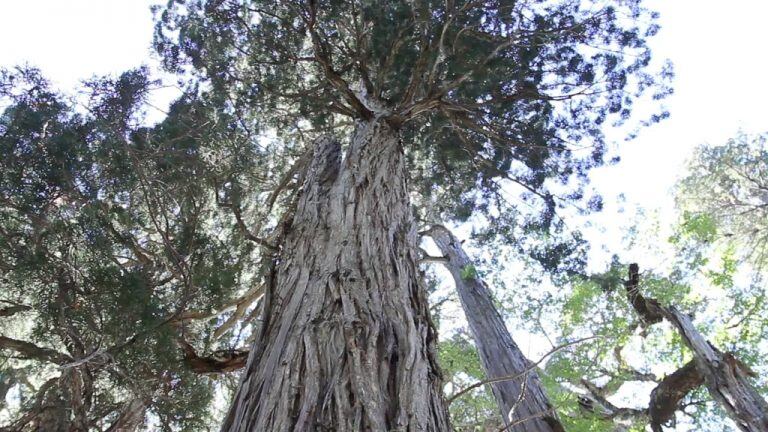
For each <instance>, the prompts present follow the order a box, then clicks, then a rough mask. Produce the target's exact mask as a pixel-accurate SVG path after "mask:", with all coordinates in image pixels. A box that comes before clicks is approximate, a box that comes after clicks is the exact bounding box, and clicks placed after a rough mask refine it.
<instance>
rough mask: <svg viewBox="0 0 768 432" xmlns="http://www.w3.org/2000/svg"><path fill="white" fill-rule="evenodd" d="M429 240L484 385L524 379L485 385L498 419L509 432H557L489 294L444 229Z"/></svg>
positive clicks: (547, 404) (559, 427) (534, 379)
mask: <svg viewBox="0 0 768 432" xmlns="http://www.w3.org/2000/svg"><path fill="white" fill-rule="evenodd" d="M428 233H429V235H430V237H432V239H433V240H434V241H435V243H436V244H437V246H438V248H440V250H441V251H442V253H443V255H444V256H445V257H446V258H447V261H446V262H445V263H444V264H445V265H446V267H447V268H448V270H449V271H450V272H451V275H452V276H453V280H454V282H455V284H456V291H457V293H458V295H459V300H460V301H461V306H462V308H463V309H464V314H465V315H466V318H467V322H468V323H469V328H470V330H471V331H472V336H473V337H474V339H475V345H476V346H477V351H478V354H479V356H480V362H481V363H482V366H483V369H484V370H485V372H486V374H487V375H488V378H489V379H492V378H497V377H504V376H514V375H519V374H521V373H525V372H526V371H528V373H526V374H525V375H524V378H518V379H514V380H505V381H500V382H496V383H493V384H490V385H491V388H492V390H493V395H494V397H495V398H496V402H497V403H498V405H499V409H500V410H501V414H502V417H503V418H504V422H505V424H506V425H507V426H509V429H507V430H510V431H514V432H562V431H564V429H563V426H562V425H561V424H560V421H559V420H558V419H557V416H556V414H555V412H554V410H553V409H552V405H551V404H550V402H549V399H548V398H547V396H546V393H545V392H544V389H543V388H542V386H541V382H540V381H539V377H538V375H537V374H536V371H535V370H530V366H531V362H530V361H529V360H528V359H527V358H526V357H525V355H523V352H522V351H521V350H520V348H519V347H518V346H517V344H516V343H515V341H514V340H513V339H512V336H511V335H510V334H509V331H508V330H507V327H506V325H505V324H504V320H503V319H502V318H501V315H500V314H499V312H498V310H496V307H495V306H494V304H493V296H492V295H491V291H490V290H489V289H488V287H487V286H486V285H485V283H484V282H483V280H482V279H480V278H478V277H476V276H474V275H472V272H470V271H466V270H465V269H467V268H468V267H469V266H472V265H473V264H472V260H470V259H469V257H468V256H467V254H466V253H465V252H464V249H463V248H462V246H461V242H460V241H459V240H458V239H457V238H456V237H455V236H454V235H453V234H452V233H451V232H450V231H449V230H448V229H446V228H445V227H443V226H440V225H435V226H433V227H432V228H431V229H430V230H429V232H428Z"/></svg>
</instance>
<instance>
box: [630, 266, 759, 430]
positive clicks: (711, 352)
mask: <svg viewBox="0 0 768 432" xmlns="http://www.w3.org/2000/svg"><path fill="white" fill-rule="evenodd" d="M639 284H640V268H639V266H638V265H637V264H630V266H629V279H628V280H627V281H626V282H625V283H624V286H625V288H626V291H627V298H628V300H629V302H630V303H631V304H632V306H633V308H634V309H635V311H636V312H637V314H638V315H640V317H641V318H642V319H643V320H644V321H645V322H646V323H647V324H653V323H656V322H659V321H661V319H662V318H663V319H666V320H667V321H669V323H670V324H672V326H674V327H675V329H676V330H677V332H678V333H679V334H680V336H681V337H682V339H683V343H684V344H685V345H686V346H687V347H688V348H689V349H690V350H691V353H692V354H693V365H695V368H696V370H697V372H698V374H697V375H696V376H698V380H699V382H701V381H702V379H701V377H703V382H704V385H706V386H707V390H709V394H710V395H712V398H713V399H714V400H715V401H716V402H717V403H719V404H720V406H721V407H722V408H723V409H724V410H725V412H726V413H727V414H728V416H729V417H730V418H731V419H732V420H733V421H734V423H736V425H737V426H738V427H739V429H741V430H742V431H745V432H768V404H766V402H765V400H764V399H763V398H762V396H760V394H759V393H758V392H757V390H755V388H754V387H753V386H752V384H751V383H750V382H749V376H750V375H753V374H754V373H753V372H752V371H751V370H750V369H749V368H748V367H747V366H746V365H744V364H743V363H741V361H739V360H738V359H737V358H736V357H735V356H734V355H733V354H732V353H728V352H726V353H723V352H721V351H720V350H719V349H717V348H716V347H715V346H714V345H712V343H710V342H709V341H708V340H707V339H706V338H705V337H704V336H703V335H702V334H701V333H700V332H699V331H698V330H697V329H696V327H695V326H694V325H693V322H692V321H691V318H690V317H689V316H688V315H686V314H684V313H682V312H680V311H679V310H677V308H675V307H674V306H663V305H661V304H660V303H659V302H658V301H657V300H656V299H652V298H647V297H643V295H642V294H641V293H640V291H639ZM691 367H692V365H686V366H684V367H683V368H682V369H681V371H678V372H676V373H680V374H682V373H683V372H682V371H683V370H684V369H685V368H691ZM687 375H690V374H687ZM688 381H689V380H682V381H681V382H682V384H681V387H682V386H685V388H684V389H682V390H685V392H686V393H687V391H690V389H692V388H693V386H692V384H689V383H688ZM660 387H666V388H664V389H663V391H661V390H659V391H657V390H654V391H653V392H652V393H651V402H650V405H651V409H650V410H651V411H652V410H656V411H660V410H661V405H662V402H663V401H662V399H660V398H662V397H663V396H664V395H665V394H668V393H669V392H670V391H671V389H670V388H669V387H670V386H669V384H668V383H664V382H662V384H661V385H660ZM678 390H681V388H679V389H678ZM683 396H684V395H683ZM680 399H682V396H678V397H676V398H671V399H669V400H671V401H673V402H674V403H675V404H677V403H678V402H679V400H680ZM672 408H673V407H666V408H665V409H666V410H669V409H672ZM674 408H676V406H675V407H674ZM651 414H653V412H651ZM667 418H671V416H667ZM660 420H663V418H661V419H660ZM651 425H652V428H653V430H654V431H661V430H662V425H661V424H660V423H659V421H656V420H655V419H654V418H653V415H652V417H651Z"/></svg>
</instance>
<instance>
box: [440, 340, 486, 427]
mask: <svg viewBox="0 0 768 432" xmlns="http://www.w3.org/2000/svg"><path fill="white" fill-rule="evenodd" d="M438 356H439V360H440V366H441V368H442V371H443V376H444V379H445V383H446V386H447V387H449V388H450V390H449V391H450V392H451V393H456V392H458V391H460V390H462V389H463V388H466V387H468V386H470V385H472V384H474V383H476V382H478V381H481V380H483V379H485V378H486V375H485V371H484V370H483V368H482V366H481V364H480V357H479V355H478V354H477V350H476V349H475V347H474V345H473V344H472V343H471V342H470V341H469V340H468V339H467V338H466V337H465V336H463V335H462V334H456V335H454V336H453V337H452V338H451V339H448V340H445V341H441V342H440V343H439V344H438ZM486 387H487V386H486ZM486 387H480V388H478V389H475V390H473V391H471V392H469V393H468V394H466V395H463V396H462V397H460V398H458V399H456V400H454V401H453V403H451V405H450V407H449V409H450V414H451V419H452V421H453V424H454V427H455V428H456V430H457V431H466V432H470V431H480V430H485V429H484V427H486V426H493V425H496V428H498V427H500V424H499V423H500V417H499V410H498V407H497V405H496V401H495V399H494V398H493V395H492V394H491V393H490V391H489V389H488V388H486Z"/></svg>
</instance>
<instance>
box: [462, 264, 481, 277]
mask: <svg viewBox="0 0 768 432" xmlns="http://www.w3.org/2000/svg"><path fill="white" fill-rule="evenodd" d="M476 277H477V269H476V268H475V266H474V265H472V264H467V265H465V266H464V267H462V268H461V278H462V279H463V280H470V279H474V278H476Z"/></svg>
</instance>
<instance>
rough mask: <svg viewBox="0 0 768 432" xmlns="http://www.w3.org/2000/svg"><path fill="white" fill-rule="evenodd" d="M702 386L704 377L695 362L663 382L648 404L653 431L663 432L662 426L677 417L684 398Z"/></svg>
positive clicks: (657, 387) (655, 389)
mask: <svg viewBox="0 0 768 432" xmlns="http://www.w3.org/2000/svg"><path fill="white" fill-rule="evenodd" d="M702 384H704V377H703V376H702V375H701V373H699V370H698V368H697V367H696V362H694V361H689V362H688V363H686V364H685V365H684V366H683V367H681V368H680V369H678V370H676V371H675V372H674V373H672V374H671V375H668V376H667V377H665V378H664V379H663V380H661V382H660V383H659V385H658V386H656V388H654V389H653V391H651V402H650V403H649V404H648V417H649V418H650V424H651V430H653V431H654V432H662V430H663V429H662V425H664V424H666V423H667V422H669V421H670V420H672V419H673V418H674V417H675V412H676V411H677V409H678V408H679V407H680V402H681V401H682V400H683V398H685V396H686V395H687V394H688V393H689V392H691V391H692V390H694V389H695V388H697V387H698V386H700V385H702Z"/></svg>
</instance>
